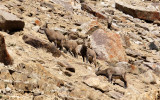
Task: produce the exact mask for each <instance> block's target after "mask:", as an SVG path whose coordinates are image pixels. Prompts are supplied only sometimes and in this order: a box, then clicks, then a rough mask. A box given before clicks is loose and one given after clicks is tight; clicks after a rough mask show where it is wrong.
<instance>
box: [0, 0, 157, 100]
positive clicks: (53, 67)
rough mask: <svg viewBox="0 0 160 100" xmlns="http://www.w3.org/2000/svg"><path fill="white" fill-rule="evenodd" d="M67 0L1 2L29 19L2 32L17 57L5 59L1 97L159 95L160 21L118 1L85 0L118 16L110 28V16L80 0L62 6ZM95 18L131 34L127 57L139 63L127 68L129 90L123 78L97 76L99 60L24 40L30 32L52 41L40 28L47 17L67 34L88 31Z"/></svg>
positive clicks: (152, 98) (129, 98)
mask: <svg viewBox="0 0 160 100" xmlns="http://www.w3.org/2000/svg"><path fill="white" fill-rule="evenodd" d="M52 1H55V2H52ZM64 1H65V0H64ZM64 1H63V0H59V1H58V0H0V5H5V6H6V9H5V11H8V12H10V13H13V14H15V15H16V16H18V17H19V18H21V20H23V21H24V22H25V27H24V29H23V30H22V31H18V32H14V33H13V34H12V35H11V34H8V33H7V32H3V31H0V33H1V34H3V35H4V36H5V40H6V46H7V50H8V52H9V54H10V55H11V57H12V58H13V59H14V64H13V65H8V66H6V65H4V64H3V63H1V64H0V90H1V91H0V98H1V99H4V100H112V99H117V100H160V93H159V92H160V91H159V90H160V89H159V87H160V78H159V74H158V72H157V73H156V71H157V70H155V69H156V68H158V66H159V61H160V57H159V55H160V51H159V42H160V39H159V37H160V35H159V32H160V28H159V26H158V25H157V24H153V23H147V22H146V21H144V20H140V19H137V18H133V17H132V16H130V15H127V14H124V13H123V12H121V11H118V10H117V9H115V5H114V4H115V2H114V1H113V0H86V3H87V4H88V5H91V6H93V8H94V9H95V10H96V11H97V12H101V13H103V14H104V15H106V16H112V17H113V21H112V28H111V29H108V28H107V23H106V22H105V21H103V20H99V19H98V18H97V17H95V16H94V15H92V14H90V13H88V12H86V11H83V10H81V4H80V3H78V2H75V4H74V0H68V2H69V3H66V4H65V5H63V3H64ZM76 1H78V0H76ZM132 1H133V0H132ZM59 2H60V3H59ZM65 2H67V1H65ZM128 2H129V1H128ZM130 3H131V2H130ZM2 9H4V8H2ZM112 12H114V15H113V14H112ZM93 21H96V22H97V23H98V24H99V25H100V26H101V27H102V28H103V29H105V30H107V31H110V32H114V33H116V34H119V35H121V36H123V35H127V36H129V38H130V40H129V42H130V46H129V47H127V46H124V47H125V50H130V49H131V52H129V53H128V52H126V53H127V55H126V56H127V59H132V60H134V61H137V62H135V66H134V68H132V70H131V71H130V72H129V73H127V76H126V77H127V81H128V88H127V89H125V88H123V86H124V84H123V82H122V81H120V80H116V81H115V82H114V83H115V84H113V83H109V82H108V78H106V77H104V76H96V75H95V71H96V68H95V67H94V65H93V64H89V63H86V62H83V60H82V57H81V56H79V57H78V58H74V57H73V56H71V55H70V53H68V52H67V53H66V52H64V51H65V50H64V51H61V52H62V53H63V54H64V55H62V56H60V57H54V56H52V54H51V53H49V52H47V50H46V49H42V48H38V49H37V48H35V47H33V46H31V45H29V44H26V43H25V42H24V40H23V39H22V37H23V36H24V35H26V34H27V35H28V34H29V35H33V36H36V37H37V38H39V39H41V40H43V41H45V42H47V43H49V41H48V39H47V37H46V35H45V34H43V33H40V32H38V30H39V28H40V27H42V26H43V25H44V24H45V23H46V22H49V23H50V24H49V28H52V29H55V30H60V31H62V32H64V33H65V32H68V31H73V32H78V33H79V34H85V33H86V32H87V31H88V30H89V29H90V28H91V27H90V26H91V25H90V24H91V23H92V22H93ZM121 38H122V37H121ZM122 40H123V39H122ZM152 42H154V43H155V44H156V46H157V48H158V50H154V48H153V50H152V48H150V46H149V44H150V43H152ZM124 45H125V43H124ZM135 55H138V56H135ZM97 62H98V63H99V64H98V67H99V66H101V69H105V68H108V67H110V66H109V65H107V63H106V62H105V61H103V60H98V61H97Z"/></svg>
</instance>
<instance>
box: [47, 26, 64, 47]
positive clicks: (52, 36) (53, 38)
mask: <svg viewBox="0 0 160 100" xmlns="http://www.w3.org/2000/svg"><path fill="white" fill-rule="evenodd" d="M44 31H45V34H46V35H47V38H48V40H49V41H50V42H54V44H55V46H56V47H57V48H59V49H60V50H61V49H62V41H64V40H65V37H64V35H63V34H62V33H60V32H58V31H55V30H51V29H48V26H47V24H46V27H45V29H44Z"/></svg>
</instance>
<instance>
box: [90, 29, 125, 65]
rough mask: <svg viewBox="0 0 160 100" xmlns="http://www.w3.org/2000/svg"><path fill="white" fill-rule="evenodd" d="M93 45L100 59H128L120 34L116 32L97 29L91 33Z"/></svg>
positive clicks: (112, 60) (113, 60) (111, 60)
mask: <svg viewBox="0 0 160 100" xmlns="http://www.w3.org/2000/svg"><path fill="white" fill-rule="evenodd" d="M91 46H92V47H93V49H94V50H95V51H96V53H97V55H98V58H99V59H103V60H107V61H109V62H115V61H127V59H126V54H125V51H124V48H123V46H122V43H121V40H120V36H119V35H118V34H116V33H111V32H110V33H109V32H105V31H104V30H103V29H97V30H96V31H94V32H93V33H92V35H91Z"/></svg>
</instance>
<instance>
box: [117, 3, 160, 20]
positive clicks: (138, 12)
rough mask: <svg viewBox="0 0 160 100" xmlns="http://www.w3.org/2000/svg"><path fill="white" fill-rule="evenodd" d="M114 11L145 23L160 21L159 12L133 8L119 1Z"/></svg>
mask: <svg viewBox="0 0 160 100" xmlns="http://www.w3.org/2000/svg"><path fill="white" fill-rule="evenodd" d="M116 9H118V10H120V11H122V12H124V13H126V14H129V15H131V16H133V17H136V18H139V19H143V20H147V21H156V20H160V12H158V11H149V10H145V9H139V8H135V7H134V6H131V5H126V4H123V2H121V1H116Z"/></svg>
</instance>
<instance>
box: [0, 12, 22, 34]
mask: <svg viewBox="0 0 160 100" xmlns="http://www.w3.org/2000/svg"><path fill="white" fill-rule="evenodd" d="M23 28H24V22H23V21H21V20H20V19H19V18H18V17H17V16H16V15H13V14H11V13H8V12H6V11H3V10H0V29H1V30H4V31H10V32H12V31H18V30H22V29H23Z"/></svg>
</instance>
